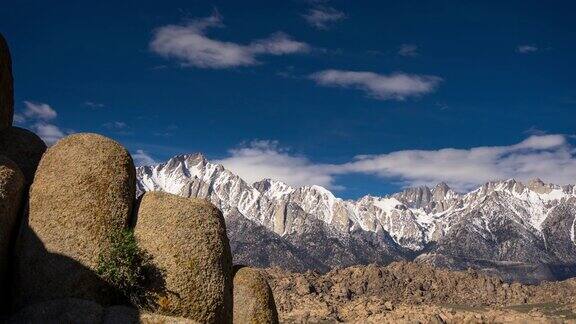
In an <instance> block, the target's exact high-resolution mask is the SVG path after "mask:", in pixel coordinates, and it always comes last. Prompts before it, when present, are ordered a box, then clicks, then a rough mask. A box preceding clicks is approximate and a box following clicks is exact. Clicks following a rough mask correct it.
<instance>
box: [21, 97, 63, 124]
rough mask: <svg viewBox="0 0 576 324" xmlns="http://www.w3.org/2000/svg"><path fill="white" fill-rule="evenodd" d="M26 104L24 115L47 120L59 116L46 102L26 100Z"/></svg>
mask: <svg viewBox="0 0 576 324" xmlns="http://www.w3.org/2000/svg"><path fill="white" fill-rule="evenodd" d="M24 105H25V106H26V109H25V110H24V116H25V117H27V118H33V119H38V120H44V121H47V120H51V119H54V118H56V116H58V114H57V113H56V111H55V110H54V109H52V107H50V105H48V104H45V103H41V102H31V101H24Z"/></svg>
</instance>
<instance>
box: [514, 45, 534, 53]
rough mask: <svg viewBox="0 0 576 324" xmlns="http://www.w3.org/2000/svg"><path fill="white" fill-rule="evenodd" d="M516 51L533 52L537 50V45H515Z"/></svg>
mask: <svg viewBox="0 0 576 324" xmlns="http://www.w3.org/2000/svg"><path fill="white" fill-rule="evenodd" d="M516 51H517V52H518V53H521V54H528V53H534V52H537V51H538V47H536V46H535V45H520V46H518V47H516Z"/></svg>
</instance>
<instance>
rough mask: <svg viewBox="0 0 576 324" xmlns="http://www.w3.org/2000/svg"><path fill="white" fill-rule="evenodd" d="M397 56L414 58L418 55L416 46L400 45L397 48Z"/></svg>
mask: <svg viewBox="0 0 576 324" xmlns="http://www.w3.org/2000/svg"><path fill="white" fill-rule="evenodd" d="M398 55H400V56H404V57H416V56H418V55H420V53H418V45H415V44H402V45H400V47H399V48H398Z"/></svg>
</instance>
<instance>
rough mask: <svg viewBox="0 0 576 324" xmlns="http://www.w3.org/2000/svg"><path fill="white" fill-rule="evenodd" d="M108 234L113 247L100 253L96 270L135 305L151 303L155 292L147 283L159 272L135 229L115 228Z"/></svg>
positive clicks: (140, 306)
mask: <svg viewBox="0 0 576 324" xmlns="http://www.w3.org/2000/svg"><path fill="white" fill-rule="evenodd" d="M109 235H110V247H109V248H108V249H107V250H104V251H102V252H101V253H100V255H99V257H98V267H97V269H96V272H97V273H98V275H100V277H101V278H102V279H104V280H105V281H106V282H107V283H108V284H110V285H111V286H112V287H113V288H115V289H116V290H118V292H120V293H121V294H122V295H123V297H125V298H126V299H127V301H128V302H130V303H131V304H133V305H134V306H137V307H139V308H150V307H152V304H153V303H154V295H153V293H152V292H151V291H150V290H149V289H147V287H146V286H147V282H149V281H150V279H151V278H150V277H151V276H152V275H154V273H155V272H157V270H156V269H155V267H154V265H153V264H152V258H151V257H150V255H149V254H148V253H146V251H144V250H143V249H141V248H140V247H138V242H137V241H136V237H135V236H134V232H133V231H132V230H127V229H125V230H116V231H112V232H111V233H110V234H109Z"/></svg>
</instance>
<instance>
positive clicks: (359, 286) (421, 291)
mask: <svg viewBox="0 0 576 324" xmlns="http://www.w3.org/2000/svg"><path fill="white" fill-rule="evenodd" d="M266 272H267V274H268V276H269V278H268V282H269V283H270V286H271V287H272V291H273V293H274V298H275V301H276V305H277V306H278V313H279V317H280V320H281V321H283V322H294V323H300V322H330V321H344V322H358V323H371V322H374V323H389V322H391V323H395V322H398V319H400V318H402V316H404V317H403V318H404V320H411V319H415V320H419V319H421V318H426V316H420V315H418V312H419V311H422V312H423V313H422V314H427V318H432V317H434V316H435V315H438V314H442V313H444V314H445V315H446V314H448V315H450V316H448V317H444V320H445V321H446V322H449V323H462V322H466V321H464V319H467V318H470V317H469V316H470V315H472V317H473V316H474V314H475V313H476V314H478V316H484V317H478V319H481V318H483V319H484V321H478V322H479V323H493V322H497V323H500V322H502V319H505V318H506V316H508V315H514V312H513V308H514V307H518V305H520V306H521V307H520V308H525V309H526V311H529V310H530V309H533V308H534V309H535V308H538V307H540V308H542V305H546V306H545V307H549V308H550V311H551V312H557V315H558V316H560V315H561V314H562V313H564V315H565V316H573V317H576V313H574V312H573V310H576V279H570V280H566V281H563V282H547V283H543V284H541V285H537V286H536V285H522V284H519V283H512V284H509V283H506V282H503V281H502V280H501V279H499V278H497V277H490V276H485V275H482V274H480V273H479V272H477V271H475V270H467V271H449V270H443V269H435V268H433V267H430V266H427V265H422V264H418V263H413V262H394V263H392V264H390V265H388V266H386V267H380V266H374V265H369V266H354V267H349V268H344V269H335V270H332V271H330V272H328V273H325V274H320V273H317V272H312V271H308V272H305V273H293V272H287V271H283V270H280V269H279V268H272V269H268V270H267V271H266ZM447 305H458V307H459V308H460V310H463V309H466V310H470V311H471V312H468V313H467V314H460V315H458V316H455V313H454V309H449V308H450V307H448V306H447ZM428 306H430V307H428ZM488 309H494V310H498V311H500V312H496V313H492V314H491V313H490V312H489V311H488ZM457 310H458V309H457ZM565 310H566V311H565ZM492 315H498V316H496V317H492ZM516 315H517V314H516ZM442 316H444V315H442ZM555 316H556V315H555ZM509 318H516V317H514V316H512V317H509ZM536 318H538V317H536ZM518 319H524V320H526V321H528V322H532V321H535V319H534V318H531V317H525V318H523V317H518ZM530 320H531V321H530ZM424 322H426V321H424ZM440 323H442V322H440Z"/></svg>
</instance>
